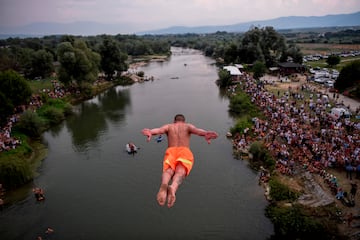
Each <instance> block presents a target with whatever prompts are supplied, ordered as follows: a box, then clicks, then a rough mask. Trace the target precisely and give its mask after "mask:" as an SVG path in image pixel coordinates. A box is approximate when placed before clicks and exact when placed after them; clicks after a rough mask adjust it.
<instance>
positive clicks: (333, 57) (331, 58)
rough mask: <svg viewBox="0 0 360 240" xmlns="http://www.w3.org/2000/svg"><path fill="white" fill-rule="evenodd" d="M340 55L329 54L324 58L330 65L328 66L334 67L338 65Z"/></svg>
mask: <svg viewBox="0 0 360 240" xmlns="http://www.w3.org/2000/svg"><path fill="white" fill-rule="evenodd" d="M340 60H341V59H340V56H338V55H335V54H331V55H330V56H329V57H328V58H327V59H326V63H327V64H328V65H329V66H330V67H334V66H336V65H338V64H339V63H340Z"/></svg>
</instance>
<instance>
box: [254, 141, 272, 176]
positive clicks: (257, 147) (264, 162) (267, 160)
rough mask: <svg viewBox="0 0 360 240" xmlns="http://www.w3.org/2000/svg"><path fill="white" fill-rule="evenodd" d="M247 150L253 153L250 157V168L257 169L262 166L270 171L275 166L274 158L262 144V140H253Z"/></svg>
mask: <svg viewBox="0 0 360 240" xmlns="http://www.w3.org/2000/svg"><path fill="white" fill-rule="evenodd" d="M249 152H250V153H251V154H252V155H253V157H252V159H250V165H251V167H252V168H255V169H259V167H260V166H264V167H265V168H266V169H269V170H270V171H272V170H273V169H274V168H275V160H274V159H273V157H272V156H271V154H270V152H269V150H268V149H267V148H266V147H265V146H264V144H263V142H259V141H256V142H253V143H252V144H251V146H250V149H249Z"/></svg>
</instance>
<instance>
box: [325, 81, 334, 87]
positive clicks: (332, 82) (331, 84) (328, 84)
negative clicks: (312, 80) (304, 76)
mask: <svg viewBox="0 0 360 240" xmlns="http://www.w3.org/2000/svg"><path fill="white" fill-rule="evenodd" d="M334 83H335V82H334V81H331V80H329V81H326V82H325V83H324V85H325V86H326V87H330V88H332V87H334Z"/></svg>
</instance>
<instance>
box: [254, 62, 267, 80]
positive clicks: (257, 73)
mask: <svg viewBox="0 0 360 240" xmlns="http://www.w3.org/2000/svg"><path fill="white" fill-rule="evenodd" d="M252 70H253V72H254V78H255V79H257V80H259V79H260V78H261V77H262V76H264V74H265V73H266V66H265V65H264V63H263V62H260V61H257V62H255V64H254V66H253V68H252Z"/></svg>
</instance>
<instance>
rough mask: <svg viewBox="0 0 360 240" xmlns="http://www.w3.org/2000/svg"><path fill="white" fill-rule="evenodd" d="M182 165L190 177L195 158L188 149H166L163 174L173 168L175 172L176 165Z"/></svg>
mask: <svg viewBox="0 0 360 240" xmlns="http://www.w3.org/2000/svg"><path fill="white" fill-rule="evenodd" d="M178 164H181V165H183V166H184V167H185V170H186V176H187V175H189V173H190V171H191V168H192V167H193V164H194V156H193V154H192V152H191V151H190V149H189V148H187V147H169V148H168V149H166V152H165V156H164V162H163V172H165V171H166V169H168V168H171V169H173V170H174V171H175V168H176V165H178Z"/></svg>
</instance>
